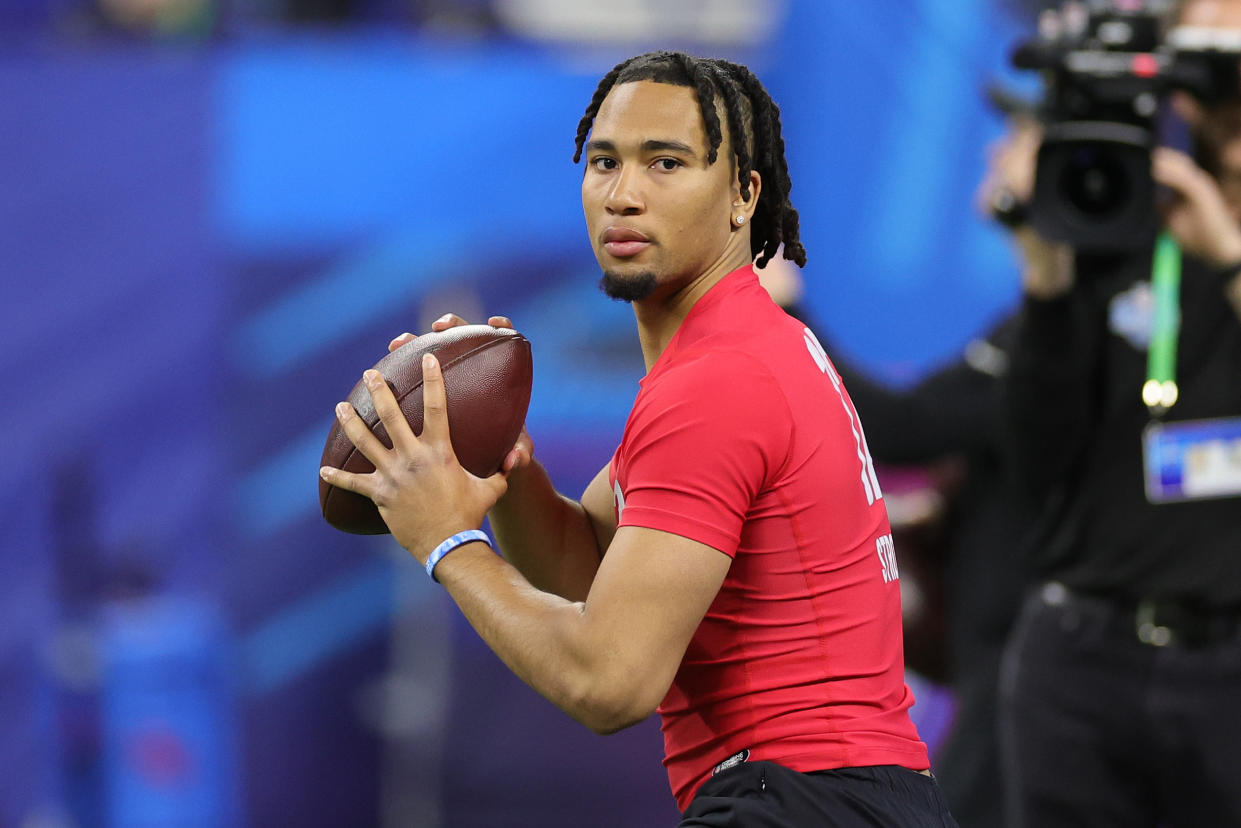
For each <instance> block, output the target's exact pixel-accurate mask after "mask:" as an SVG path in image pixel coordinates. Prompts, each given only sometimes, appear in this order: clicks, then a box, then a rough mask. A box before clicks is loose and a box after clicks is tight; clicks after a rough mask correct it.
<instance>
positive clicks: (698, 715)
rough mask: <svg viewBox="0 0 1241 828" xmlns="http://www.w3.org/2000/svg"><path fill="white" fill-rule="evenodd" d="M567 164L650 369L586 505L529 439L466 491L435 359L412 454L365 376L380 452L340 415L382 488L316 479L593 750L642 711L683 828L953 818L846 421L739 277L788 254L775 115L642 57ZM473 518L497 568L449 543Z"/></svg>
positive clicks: (876, 514)
mask: <svg viewBox="0 0 1241 828" xmlns="http://www.w3.org/2000/svg"><path fill="white" fill-rule="evenodd" d="M587 138H589V140H587ZM577 148H578V153H577V154H576V155H575V160H576V159H577V158H578V157H580V156H581V154H582V151H583V150H584V151H585V156H586V169H585V172H584V176H583V180H582V204H583V208H584V210H585V215H586V224H587V229H588V231H589V233H590V237H591V241H592V244H593V246H594V250H595V255H596V257H597V258H598V260H599V264H600V266H601V268H602V270H603V279H602V282H601V286H602V288H603V289H604V291H605V292H607V293H608V294H609V295H610V296H612V297H614V298H620V299H625V300H627V301H630V302H632V303H633V308H634V315H635V317H636V319H637V324H638V336H639V340H640V341H641V345H642V351H643V355H644V357H645V360H646V366H647V375H646V377H645V379H644V380H643V381H642V389H641V392H640V393H639V394H638V398H637V400H636V401H635V404H634V408H633V411H632V413H631V414H630V417H629V422H628V424H627V425H626V428H625V434H624V437H623V439H622V442H621V445H620V447H619V448H618V449H617V451H616V453H615V455H614V456H613V457H612V459H611V461H610V462H609V463H608V464H607V465H606V466H604V468H603V469H602V470H601V471H600V472H599V474H598V475H597V476H596V478H595V479H594V481H593V482H591V484H590V485H589V486H588V487H587V489H586V491H585V492H584V493H583V495H582V497H581V500H580V501H575V500H571V499H568V498H565V497H563V496H561V495H559V494H557V493H556V492H555V490H554V489H553V488H552V485H551V483H550V481H549V479H548V476H547V474H546V472H545V471H544V470H543V469H542V467H541V466H539V464H538V463H536V462H535V461H534V460H533V456H532V454H533V450H532V447H531V444H530V442H529V439H528V437H525V436H524V435H523V438H522V439H521V440H520V441H519V442H518V445H517V446H516V447H515V448H514V450H513V451H512V452H511V453H510V454H509V456H508V458H507V459H506V461H505V464H504V471H503V472H502V473H501V474H497V475H495V476H493V477H491V478H489V479H486V480H481V479H478V478H474V477H472V476H470V475H469V474H467V473H466V472H465V471H463V470H462V469H461V468H460V466H459V465H458V464H457V462H456V460H455V458H454V456H453V453H452V448H451V446H450V444H449V439H448V427H447V422H446V417H445V413H444V410H445V404H444V388H443V381H442V377H441V375H440V372H439V368H438V366H437V365H436V363H435V360H434V359H433V358H432V359H427V360H426V361H425V364H424V369H423V370H424V376H425V377H426V386H425V398H426V417H425V422H426V424H425V427H424V430H423V433H422V434H421V435H419V436H417V437H415V436H414V435H413V434H412V433H411V432H410V429H409V427H408V426H407V425H406V424H405V421H404V420H403V418H402V417H401V414H400V411H399V410H398V408H397V406H396V404H395V401H394V400H393V399H392V396H391V394H390V393H389V392H388V391H387V389H386V387H385V385H384V383H383V379H382V378H381V377H379V376H377V375H376V374H374V372H368V374H367V375H366V380H367V383H368V385H369V387H370V388H371V393H372V395H373V397H374V400H375V405H376V409H377V410H378V411H379V413H380V415H381V417H382V419H383V421H384V423H385V426H386V427H387V429H388V433H389V434H390V435H391V436H392V439H393V448H392V449H391V450H388V449H385V448H384V447H383V446H382V445H381V444H380V443H379V442H378V441H377V440H376V439H375V438H374V437H373V436H372V435H371V434H370V432H369V431H367V430H366V428H365V427H364V426H363V425H362V424H361V422H360V420H359V419H358V418H357V417H356V416H355V414H354V412H353V411H352V410H351V409H350V408H349V406H347V405H345V404H342V405H341V406H339V407H338V415H339V416H340V418H341V421H342V423H343V425H344V428H345V431H346V433H347V434H348V435H349V437H350V439H352V440H353V441H354V443H355V445H356V446H357V447H358V448H359V449H360V450H361V451H363V453H364V454H366V456H367V457H369V458H370V459H371V460H372V462H374V464H375V466H376V469H377V470H376V471H375V473H373V474H371V475H366V476H357V475H351V474H346V473H344V472H341V471H338V470H334V469H324V470H323V475H324V478H325V479H326V480H327V481H328V482H330V483H332V484H334V485H337V486H342V487H344V488H347V489H350V490H352V491H356V492H359V493H361V494H364V495H366V496H368V497H370V498H372V499H373V500H374V501H375V503H376V504H377V505H378V506H379V508H380V512H381V514H382V515H383V516H384V519H385V520H386V521H387V523H388V525H389V527H390V528H391V529H392V532H393V535H394V536H395V537H396V538H397V540H398V541H399V542H400V543H401V544H402V545H403V546H405V547H406V548H407V549H408V550H409V551H410V552H411V553H412V554H413V555H414V556H415V557H416V558H417V559H418V560H419V562H420V563H424V565H425V564H426V562H427V561H428V560H429V559H430V560H431V564H430V567H429V571H432V572H433V575H432V577H434V578H435V579H436V580H438V581H439V582H440V583H442V584H443V585H444V587H445V588H446V589H447V590H448V591H449V593H450V594H451V595H452V597H453V599H454V600H455V601H456V602H457V604H458V605H459V606H460V607H461V610H462V611H463V612H464V613H465V615H466V617H467V618H468V619H469V621H470V623H471V624H473V626H474V628H475V629H476V630H477V631H478V633H479V634H480V635H481V636H482V637H483V639H484V640H485V641H486V642H487V643H488V644H489V645H490V646H491V647H492V648H493V649H494V650H495V651H496V653H497V654H498V655H499V656H500V657H501V658H502V659H503V660H504V661H505V663H506V664H508V666H509V667H510V668H511V669H512V670H513V671H514V672H515V673H516V674H517V675H519V676H520V677H521V678H522V679H523V680H524V681H526V682H527V683H528V684H530V685H531V686H532V687H533V688H535V689H536V690H537V691H538V692H540V693H542V694H543V695H544V696H546V697H547V698H548V699H549V700H551V701H552V702H553V703H555V704H557V705H558V706H559V707H561V708H562V709H563V710H565V711H566V712H567V713H569V714H570V715H571V716H573V717H574V718H576V719H578V720H579V721H581V722H582V723H584V724H586V725H587V726H588V727H590V728H592V729H593V730H596V731H598V732H600V733H609V732H613V731H616V730H619V729H621V728H624V727H627V726H629V725H632V724H635V723H636V722H638V721H640V720H642V719H643V718H645V717H646V716H648V715H649V714H650V713H651V712H652V711H654V710H655V709H656V708H657V707H658V710H659V712H660V714H661V716H662V720H663V729H664V734H665V747H666V759H665V764H666V766H667V768H668V776H669V780H670V783H671V786H672V790H673V793H674V794H675V796H676V798H677V802H678V804H679V806H680V807H681V808H682V809H685V821H684V822H683V823H682V824H683V825H685V826H689V825H744V826H747V828H749V827H750V826H760V825H776V824H779V825H807V826H809V825H814V826H825V825H902V826H921V825H926V826H931V825H934V826H942V825H953V824H955V823H953V822H952V819H951V817H950V816H948V815H947V811H946V810H945V808H944V806H943V802H942V798H941V797H940V795H939V791H938V788H937V787H936V784H935V782H934V780H933V779H931V778H930V776H929V774H928V773H926V772H925V771H926V769H927V767H928V761H927V752H926V747H925V745H924V744H923V743H922V742H921V741H920V740H919V738H918V735H917V733H916V732H915V730H914V727H913V725H912V723H911V722H910V719H909V716H908V709H909V707H910V705H911V704H912V703H913V698H912V697H911V694H910V692H909V690H908V688H906V686H905V684H904V678H903V664H902V643H901V612H900V587H899V581H898V580H897V569H896V560H895V556H894V553H893V549H892V543H891V536H890V534H889V529H888V520H887V513H886V510H885V508H884V503H883V499H882V497H883V495H882V493H881V492H880V490H879V485H878V482H877V480H876V479H875V473H874V469H873V466H872V464H871V462H870V457H869V454H868V452H867V449H866V441H865V438H864V436H863V434H862V429H861V425H860V423H859V422H858V420H857V416H856V413H855V411H854V409H853V405H852V403H851V402H850V401H849V397H848V395H847V394H846V393H845V390H844V388H843V387H842V386H841V384H840V380H839V377H838V376H837V374H836V372H835V370H834V369H833V367H832V365H831V363H830V362H829V360H828V358H827V356H826V355H825V354H824V353H823V350H822V348H821V347H820V346H819V344H818V342H817V341H816V340H815V339H814V337H813V335H811V334H810V333H809V331H808V330H807V329H805V328H804V327H803V326H802V325H800V324H799V323H797V322H796V321H795V320H793V319H792V318H791V317H789V316H787V315H785V314H784V313H783V312H782V311H780V310H779V309H778V308H777V307H776V306H775V305H774V304H773V303H772V302H771V300H770V299H769V298H768V296H767V295H766V293H765V292H764V291H763V289H762V287H760V286H759V284H758V280H757V278H756V276H755V274H754V270H753V269H752V267H751V262H752V261H753V260H754V259H755V257H756V256H757V257H758V258H759V261H760V263H762V262H765V261H766V260H768V259H770V258H771V257H772V256H773V255H774V254H775V253H776V251H777V248H778V247H779V245H781V244H783V245H784V250H785V255H786V256H788V257H789V258H791V259H793V260H794V261H796V262H797V263H799V264H801V263H803V262H804V260H805V253H804V251H803V250H802V247H801V243H800V241H799V240H798V230H797V213H796V211H794V210H793V208H792V205H791V204H790V203H789V201H788V191H789V186H790V183H789V178H788V173H787V170H786V167H785V163H784V157H783V156H784V152H783V150H784V147H783V139H782V138H781V135H780V121H779V110H778V109H777V108H776V106H775V104H774V103H773V102H772V101H771V99H770V97H769V96H768V95H767V93H766V91H765V90H764V89H763V87H762V85H761V84H760V83H759V81H758V79H757V78H755V77H754V75H753V74H751V73H750V72H749V70H747V69H745V68H744V67H741V66H737V65H735V64H731V63H727V62H724V61H718V60H700V59H694V58H691V57H689V56H687V55H683V54H677V53H666V52H663V53H653V54H649V55H642V56H640V57H637V58H634V59H632V60H630V61H627V62H626V63H623V64H621V65H620V66H618V67H616V69H614V70H613V71H612V72H610V73H609V74H608V75H607V76H606V77H605V78H604V79H603V81H602V82H601V83H600V85H599V88H598V90H597V91H596V92H595V95H594V97H593V99H592V101H591V104H590V106H589V107H588V109H587V112H586V115H585V117H584V118H583V119H582V121H581V123H580V125H579V128H578V133H577ZM460 322H461V320H459V319H457V318H455V317H452V316H451V315H449V316H447V317H445V318H444V319H441V320H440V321H439V322H438V323H437V324H436V326H435V327H436V328H439V329H442V328H444V327H448V326H450V325H453V324H459V323H460ZM491 322H492V324H498V325H504V324H507V320H504V319H501V318H495V317H493V318H492V320H491ZM408 338H409V337H408V335H406V336H404V337H401V338H398V339H397V340H395V341H394V343H393V344H394V345H399V344H401V343H403V342H405V341H408ZM488 513H490V517H491V522H492V527H493V529H494V530H495V533H496V536H497V538H498V540H499V546H500V548H501V549H502V550H503V552H504V555H505V558H506V559H507V560H505V559H501V558H498V557H496V556H495V555H493V554H492V553H491V550H490V549H489V548H488V547H487V544H486V542H485V536H482V539H478V540H469V539H468V538H477V537H478V535H467V536H466V537H465V538H461V537H458V535H457V534H455V533H462V532H463V530H473V529H476V528H477V527H478V526H479V525H480V524H481V523H482V521H483V518H484V516H486V515H487V514H488ZM445 538H449V539H450V541H449V542H448V543H447V544H446V545H445V544H441V543H440V542H441V541H443V540H444V539H445ZM453 538H457V539H456V540H451V539H453ZM437 545H439V546H438V547H437ZM437 549H438V550H439V551H438V552H436V551H435V550H437ZM445 549H451V550H452V551H451V552H445V551H444V550H445ZM445 555H446V556H445Z"/></svg>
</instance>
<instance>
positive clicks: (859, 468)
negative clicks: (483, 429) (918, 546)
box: [609, 266, 930, 810]
mask: <svg viewBox="0 0 1241 828" xmlns="http://www.w3.org/2000/svg"><path fill="white" fill-rule="evenodd" d="M609 477H610V482H611V483H612V491H613V493H614V496H615V499H616V508H617V523H618V525H620V526H643V527H647V528H650V529H658V530H661V531H664V532H670V533H673V534H676V535H681V536H683V537H686V538H690V539H692V540H696V541H699V542H700V543H704V544H707V545H709V546H711V547H713V548H715V549H718V550H720V551H721V552H723V553H724V554H725V555H728V556H730V557H732V558H733V562H732V565H731V567H730V569H729V572H728V575H727V576H726V578H725V579H724V583H723V586H722V587H721V588H720V592H719V594H718V595H717V596H716V598H715V600H714V602H713V603H712V604H711V607H710V608H709V609H708V610H707V614H706V617H705V618H704V619H703V621H702V624H701V625H700V626H699V628H698V630H697V632H695V634H694V637H693V639H692V640H691V641H690V644H689V647H688V648H687V649H686V651H685V657H684V659H683V660H682V662H681V666H680V668H679V670H678V672H677V674H676V678H675V679H674V680H673V683H672V687H671V688H670V689H669V691H668V694H667V696H665V697H664V700H663V702H662V703H661V704H660V706H659V712H660V715H661V717H662V726H663V732H664V748H665V759H664V764H665V766H666V767H667V769H668V779H669V782H670V784H671V786H672V792H673V794H674V795H675V796H676V799H677V804H678V805H679V806H680V807H681V809H682V810H684V809H685V808H686V807H687V806H688V805H689V802H690V800H691V799H692V798H693V796H694V793H695V791H697V789H698V786H699V785H701V784H702V782H703V781H705V780H706V779H707V778H708V777H709V776H710V775H711V773H712V769H713V768H714V767H715V766H716V765H718V764H719V763H721V762H724V761H725V760H728V759H729V758H730V757H737V759H734V761H739V760H741V759H742V757H744V758H745V759H748V760H749V761H760V760H769V761H773V762H778V763H779V764H781V765H784V766H786V767H789V768H792V769H793V770H798V771H813V770H827V769H830V768H839V767H856V766H864V765H902V766H904V767H907V768H912V769H914V770H922V769H924V768H927V767H929V764H930V763H929V761H928V759H927V749H926V746H925V745H924V744H923V743H922V741H921V740H920V739H919V738H918V734H917V732H916V730H915V729H914V726H913V722H912V721H911V720H910V718H909V713H908V711H909V707H910V706H911V705H912V704H913V694H912V693H910V691H909V688H908V687H906V685H905V681H904V672H903V671H904V654H903V643H902V633H901V604H900V582H899V580H898V579H897V569H896V559H895V554H894V552H893V549H892V536H891V530H890V529H889V527H888V517H887V510H886V509H885V508H884V503H883V499H882V498H883V495H882V493H881V492H880V490H879V484H878V481H877V480H876V479H875V477H874V467H873V465H872V464H871V462H870V456H869V452H868V451H867V449H866V440H865V437H864V436H863V434H862V429H861V425H860V423H859V422H858V419H857V415H856V413H855V411H854V409H853V404H852V402H851V401H850V400H849V396H848V394H847V393H846V392H845V389H844V387H843V386H842V385H841V384H840V378H839V376H837V374H836V371H835V368H833V367H832V365H831V363H830V361H829V360H828V358H827V356H826V354H824V353H823V349H822V347H821V346H820V345H819V343H818V341H817V340H816V339H815V338H814V335H813V334H811V333H810V332H809V329H807V328H805V327H804V326H803V325H802V324H801V323H799V322H798V321H796V320H795V319H793V318H791V317H790V316H788V315H787V314H785V313H784V312H783V311H781V310H780V309H779V308H778V307H777V306H776V305H775V304H774V303H773V302H772V301H771V299H770V298H769V297H768V295H767V293H766V292H765V291H764V290H763V288H762V286H761V285H759V283H758V279H757V277H756V276H755V274H754V271H753V269H752V268H750V267H749V266H747V267H744V268H742V269H740V270H737V271H734V272H733V273H731V274H729V275H728V276H726V277H725V278H724V279H723V280H721V281H720V282H719V283H718V284H717V285H715V286H714V287H713V288H712V289H711V290H710V291H709V292H708V293H707V294H706V295H705V296H704V297H703V298H702V299H700V300H699V301H698V303H697V304H696V305H695V306H694V307H693V309H691V311H690V313H689V315H688V316H687V317H686V319H685V321H684V322H682V324H681V326H680V328H679V329H678V330H677V333H676V335H675V336H674V337H673V339H672V341H671V342H670V343H669V345H668V347H667V349H666V350H665V351H664V353H663V354H662V355H661V356H660V358H659V360H658V361H657V362H656V364H655V366H654V367H653V368H652V369H651V371H650V373H649V374H648V375H647V376H646V377H645V378H644V379H643V381H642V384H641V391H640V392H639V393H638V397H637V399H636V401H635V402H634V407H633V411H632V412H631V413H630V415H629V421H628V422H627V423H626V425H625V433H624V436H623V438H622V440H621V444H620V447H619V448H618V449H617V450H616V454H615V455H614V456H613V458H612V463H611V469H610V472H609Z"/></svg>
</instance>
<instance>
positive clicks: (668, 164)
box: [653, 158, 681, 172]
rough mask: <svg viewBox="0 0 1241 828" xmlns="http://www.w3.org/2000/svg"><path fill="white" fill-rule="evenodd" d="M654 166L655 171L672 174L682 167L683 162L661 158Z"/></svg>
mask: <svg viewBox="0 0 1241 828" xmlns="http://www.w3.org/2000/svg"><path fill="white" fill-rule="evenodd" d="M653 166H654V167H655V169H657V170H662V171H663V172H672V171H673V170H675V169H676V168H677V167H679V166H681V162H680V161H678V160H676V159H675V158H660V159H659V160H658V161H656V162H655V163H654V165H653Z"/></svg>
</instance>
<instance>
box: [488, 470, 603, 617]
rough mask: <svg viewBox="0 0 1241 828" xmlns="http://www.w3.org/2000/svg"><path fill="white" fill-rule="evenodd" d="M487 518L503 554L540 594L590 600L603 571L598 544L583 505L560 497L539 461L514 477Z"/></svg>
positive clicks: (571, 599)
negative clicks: (592, 586)
mask: <svg viewBox="0 0 1241 828" xmlns="http://www.w3.org/2000/svg"><path fill="white" fill-rule="evenodd" d="M488 517H489V518H490V520H491V529H492V531H493V532H494V533H495V536H496V541H497V544H498V546H499V548H500V552H501V554H503V555H504V557H505V559H507V560H508V561H509V562H510V563H511V564H513V566H515V567H516V568H517V569H518V571H520V572H521V574H522V575H524V576H525V577H526V579H527V580H528V581H530V583H531V584H532V585H533V586H534V587H535V588H536V589H540V590H543V591H544V592H551V593H553V594H555V595H559V596H561V597H563V598H567V599H569V600H570V601H581V600H584V599H585V598H586V593H587V592H589V591H590V584H591V582H592V581H593V580H594V577H595V572H596V570H598V568H599V560H600V557H601V552H600V550H599V545H598V541H597V539H596V537H595V533H594V530H593V529H592V528H591V523H590V519H589V518H588V517H587V515H586V510H585V509H584V508H583V507H582V504H581V503H579V502H577V501H575V500H571V499H570V498H567V497H564V496H563V495H561V494H559V493H558V492H557V491H556V490H555V488H554V487H553V486H552V483H551V479H550V478H549V477H548V476H547V472H546V471H545V470H544V468H543V467H542V466H541V465H539V463H538V462H537V461H536V462H532V463H531V464H530V465H529V466H527V467H525V468H523V469H521V470H519V471H518V472H516V473H515V474H514V475H513V476H512V477H511V478H510V481H509V490H508V492H507V493H506V494H505V496H504V497H503V498H501V500H500V502H498V503H497V504H496V505H495V507H494V508H493V509H492V510H491V512H490V513H489V515H488Z"/></svg>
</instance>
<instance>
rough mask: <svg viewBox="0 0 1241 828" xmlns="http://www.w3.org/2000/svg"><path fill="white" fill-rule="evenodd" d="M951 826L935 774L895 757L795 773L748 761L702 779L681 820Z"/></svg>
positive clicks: (730, 827) (711, 827)
mask: <svg viewBox="0 0 1241 828" xmlns="http://www.w3.org/2000/svg"><path fill="white" fill-rule="evenodd" d="M734 826H735V828H862V827H863V826H865V827H866V828H878V827H879V826H882V827H883V828H889V826H890V828H957V823H956V820H954V819H953V818H952V815H951V814H949V813H948V805H947V804H946V803H945V801H944V797H943V794H942V793H940V790H939V784H938V783H937V782H936V781H935V780H934V778H932V777H930V776H927V775H925V774H921V773H918V772H917V771H913V770H909V769H907V768H901V767H897V766H895V765H879V766H875V767H866V768H840V769H838V770H828V771H815V772H813V773H798V772H797V771H792V770H789V769H788V768H786V767H783V766H781V765H777V764H775V763H774V762H746V763H743V764H740V765H737V766H736V767H732V768H729V769H728V770H725V771H721V772H720V773H719V774H717V775H715V776H713V777H711V778H710V779H708V780H707V781H706V782H704V783H703V785H702V787H701V788H699V789H698V793H697V794H696V795H695V796H694V799H693V801H692V802H690V804H689V807H688V808H687V809H685V815H684V818H683V819H682V821H681V824H680V828H734Z"/></svg>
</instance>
